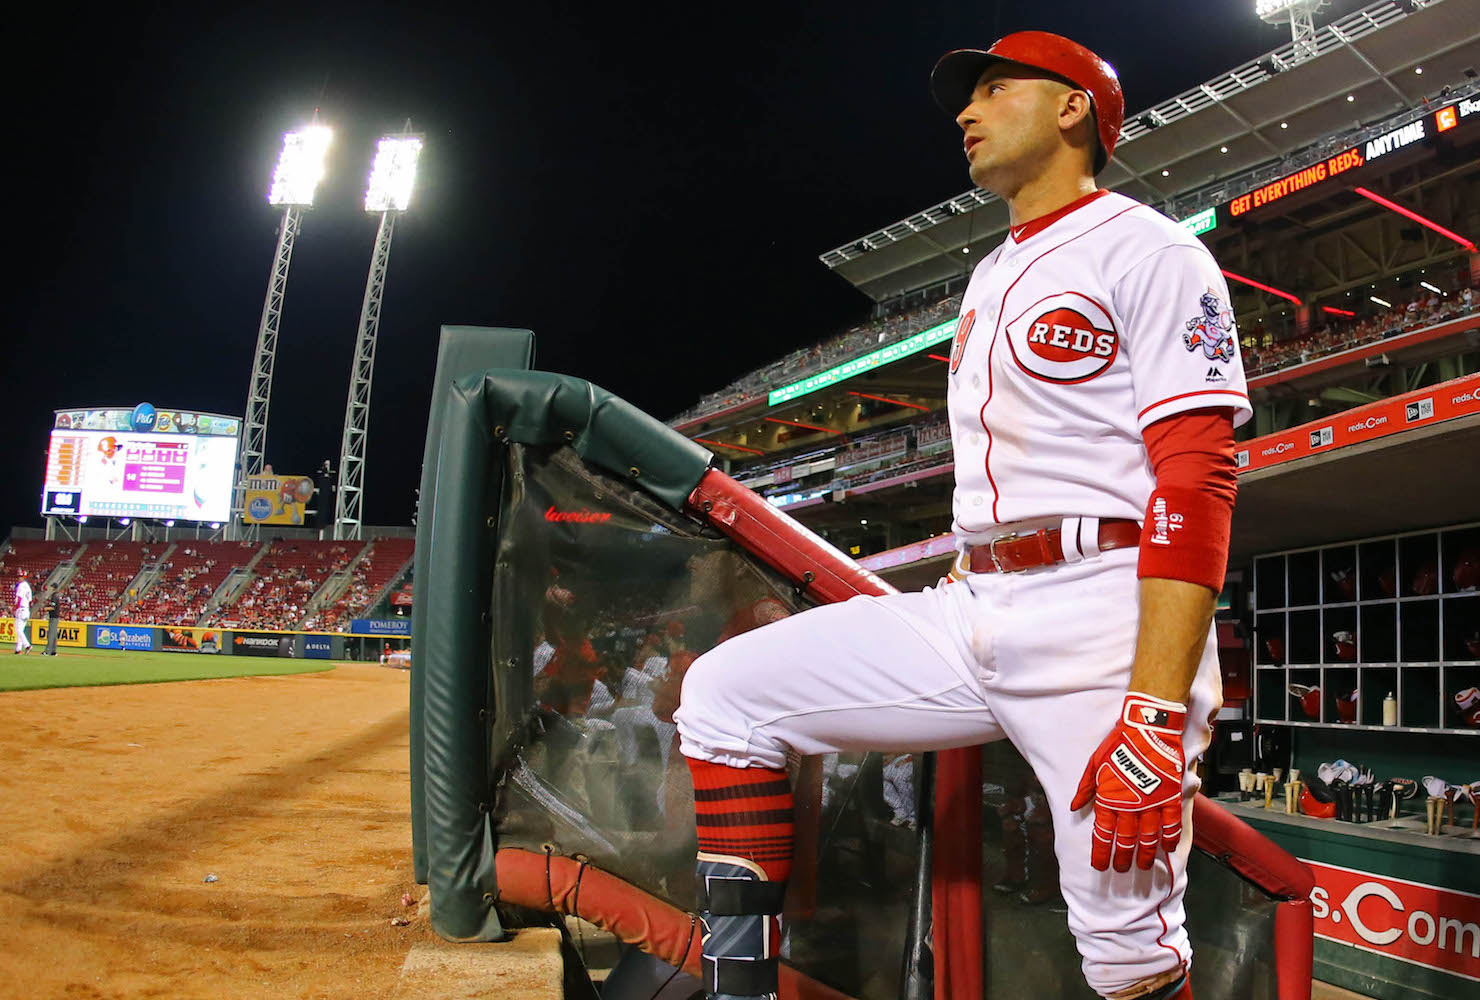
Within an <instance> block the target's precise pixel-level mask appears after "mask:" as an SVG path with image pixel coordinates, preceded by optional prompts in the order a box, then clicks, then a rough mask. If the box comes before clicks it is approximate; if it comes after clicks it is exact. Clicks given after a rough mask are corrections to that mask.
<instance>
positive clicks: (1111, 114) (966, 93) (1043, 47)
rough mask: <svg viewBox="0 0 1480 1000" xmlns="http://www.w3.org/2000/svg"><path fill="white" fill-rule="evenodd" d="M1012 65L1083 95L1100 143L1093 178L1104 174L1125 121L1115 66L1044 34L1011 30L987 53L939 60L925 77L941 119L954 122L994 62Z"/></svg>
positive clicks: (978, 51) (968, 52)
mask: <svg viewBox="0 0 1480 1000" xmlns="http://www.w3.org/2000/svg"><path fill="white" fill-rule="evenodd" d="M1002 62H1005V63H1015V64H1017V65H1019V66H1026V67H1028V68H1029V69H1036V70H1039V71H1041V72H1044V73H1048V74H1050V75H1052V76H1056V77H1058V78H1059V79H1061V80H1064V81H1066V82H1068V83H1069V84H1070V85H1071V86H1073V87H1075V88H1076V89H1078V90H1082V91H1084V92H1085V93H1087V94H1089V97H1090V103H1091V106H1092V107H1091V113H1092V114H1093V115H1094V116H1095V130H1096V132H1097V133H1098V135H1099V139H1100V143H1099V146H1098V148H1097V149H1096V150H1095V173H1099V172H1100V171H1101V170H1104V169H1105V164H1107V163H1109V162H1110V157H1111V155H1112V154H1113V153H1114V152H1115V140H1116V139H1118V138H1120V126H1121V125H1122V124H1123V123H1124V122H1125V95H1124V94H1123V93H1121V90H1120V77H1118V76H1117V75H1116V74H1115V67H1113V66H1111V65H1110V64H1109V63H1108V62H1106V61H1105V60H1104V59H1101V58H1100V57H1099V56H1097V55H1095V54H1094V53H1093V52H1091V51H1090V50H1089V49H1087V48H1085V47H1084V46H1083V45H1080V44H1079V43H1078V42H1075V41H1072V40H1070V39H1068V38H1065V37H1064V36H1063V35H1055V34H1052V33H1050V32H1047V31H1017V32H1013V33H1012V34H1010V35H1005V36H1004V37H1002V38H1000V39H998V40H997V41H996V42H994V43H993V44H992V47H991V48H989V49H956V50H954V51H952V52H947V53H946V54H945V55H943V56H941V57H940V61H939V62H937V63H936V64H935V69H934V70H932V71H931V73H930V93H931V96H933V97H934V98H935V103H936V104H938V105H940V106H941V109H942V110H944V111H945V113H946V114H948V115H951V116H952V117H955V116H956V115H958V114H960V113H961V109H962V108H964V107H966V105H968V104H970V103H971V94H972V92H973V91H974V90H976V81H977V80H979V79H980V78H981V75H982V73H983V72H985V71H986V70H987V68H988V67H990V66H992V65H994V64H996V63H1002Z"/></svg>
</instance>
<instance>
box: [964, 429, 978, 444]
mask: <svg viewBox="0 0 1480 1000" xmlns="http://www.w3.org/2000/svg"><path fill="white" fill-rule="evenodd" d="M981 440H982V436H981V435H980V434H978V433H976V432H975V431H972V432H971V433H970V434H968V435H966V443H967V444H973V445H974V444H980V443H981Z"/></svg>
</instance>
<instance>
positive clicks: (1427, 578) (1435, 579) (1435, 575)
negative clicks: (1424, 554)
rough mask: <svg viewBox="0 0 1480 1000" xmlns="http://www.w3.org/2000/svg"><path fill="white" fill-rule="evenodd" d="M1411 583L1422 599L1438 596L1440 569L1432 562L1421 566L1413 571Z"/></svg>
mask: <svg viewBox="0 0 1480 1000" xmlns="http://www.w3.org/2000/svg"><path fill="white" fill-rule="evenodd" d="M1410 583H1411V584H1412V585H1413V592H1414V593H1415V594H1418V595H1419V596H1420V597H1427V596H1428V595H1430V594H1437V593H1438V592H1439V567H1438V566H1436V565H1435V564H1434V562H1433V561H1432V560H1430V561H1429V562H1426V563H1423V564H1421V565H1420V566H1419V567H1418V568H1417V569H1415V570H1414V571H1413V579H1412V580H1411V581H1410Z"/></svg>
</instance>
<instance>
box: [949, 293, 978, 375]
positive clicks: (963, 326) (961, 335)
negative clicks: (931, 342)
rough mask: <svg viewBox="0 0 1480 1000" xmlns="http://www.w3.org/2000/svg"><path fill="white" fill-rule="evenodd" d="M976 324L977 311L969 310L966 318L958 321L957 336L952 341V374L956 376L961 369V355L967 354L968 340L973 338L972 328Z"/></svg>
mask: <svg viewBox="0 0 1480 1000" xmlns="http://www.w3.org/2000/svg"><path fill="white" fill-rule="evenodd" d="M975 324H976V310H975V309H972V310H969V311H968V312H967V313H966V315H965V316H962V317H961V318H960V319H959V320H957V321H956V336H955V339H953V340H952V341H951V374H952V375H954V374H956V369H957V368H960V367H961V355H963V354H965V353H966V338H967V337H969V336H971V328H972V326H974V325H975Z"/></svg>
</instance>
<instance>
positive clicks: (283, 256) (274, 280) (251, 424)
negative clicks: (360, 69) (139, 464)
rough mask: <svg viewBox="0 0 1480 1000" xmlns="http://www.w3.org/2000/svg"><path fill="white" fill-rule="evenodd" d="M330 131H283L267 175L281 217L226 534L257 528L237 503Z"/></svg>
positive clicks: (256, 444) (261, 446)
mask: <svg viewBox="0 0 1480 1000" xmlns="http://www.w3.org/2000/svg"><path fill="white" fill-rule="evenodd" d="M332 135H333V133H332V131H331V130H330V129H328V128H326V127H325V126H323V125H317V124H315V125H310V126H309V127H308V128H304V129H299V130H298V131H296V132H288V133H287V134H285V135H284V136H283V150H282V152H281V153H280V154H279V155H278V162H277V169H276V170H275V171H274V172H273V175H272V188H271V189H270V190H269V191H268V194H267V203H268V204H269V205H281V206H282V208H283V221H282V224H281V225H280V226H279V228H278V242H277V252H276V253H275V254H274V255H273V258H272V274H271V276H270V277H269V278H268V281H267V298H266V300H265V301H264V302H263V303H262V322H261V323H260V324H259V325H258V327H257V354H256V356H255V357H254V358H253V359H252V381H251V383H250V384H249V385H248V387H247V415H246V420H245V421H243V426H242V451H241V456H240V463H241V464H240V470H241V471H240V473H239V474H238V476H237V479H236V489H235V490H234V491H233V495H232V498H231V521H230V523H229V524H228V525H227V532H226V537H228V538H253V537H256V534H257V531H258V528H257V526H256V525H250V526H244V525H243V524H242V506H243V501H244V500H245V499H246V488H247V480H248V479H249V478H250V477H252V476H255V475H258V474H259V473H260V472H261V471H262V456H263V453H264V452H265V451H266V445H267V406H268V400H269V398H270V397H271V395H272V364H273V361H274V359H275V358H276V356H277V341H278V318H279V317H280V316H281V315H282V312H283V295H284V293H285V292H286V290H287V287H288V262H289V261H290V260H291V259H292V256H293V241H294V239H295V238H296V237H297V235H298V226H299V223H300V221H301V220H302V217H303V210H304V209H305V208H312V207H313V196H314V191H315V190H316V189H317V188H318V186H319V181H320V180H322V179H323V177H324V154H325V153H326V152H327V151H328V149H329V140H330V138H331V137H332Z"/></svg>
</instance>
